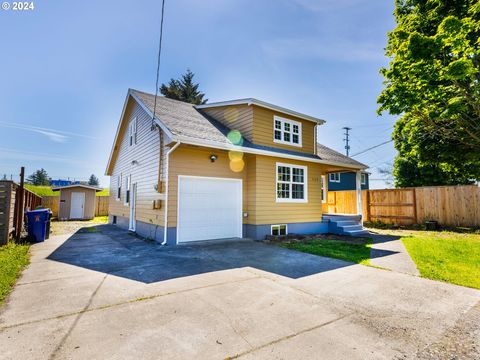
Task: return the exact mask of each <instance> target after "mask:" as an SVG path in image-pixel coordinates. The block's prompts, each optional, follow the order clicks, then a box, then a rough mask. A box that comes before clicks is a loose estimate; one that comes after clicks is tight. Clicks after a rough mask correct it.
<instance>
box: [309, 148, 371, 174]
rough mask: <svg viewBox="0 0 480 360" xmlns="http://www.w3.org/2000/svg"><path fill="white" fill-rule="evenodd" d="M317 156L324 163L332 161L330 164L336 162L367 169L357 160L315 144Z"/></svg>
mask: <svg viewBox="0 0 480 360" xmlns="http://www.w3.org/2000/svg"><path fill="white" fill-rule="evenodd" d="M317 154H318V157H320V159H322V160H325V161H332V162H338V163H342V164H348V165H355V166H362V167H365V168H367V167H368V166H367V165H365V164H362V163H361V162H358V161H357V160H354V159H352V158H351V157H348V156H345V155H343V154H341V153H339V152H338V151H335V150H333V149H330V148H329V147H326V146H325V145H322V144H319V143H317Z"/></svg>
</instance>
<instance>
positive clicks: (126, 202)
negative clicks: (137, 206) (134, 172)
mask: <svg viewBox="0 0 480 360" xmlns="http://www.w3.org/2000/svg"><path fill="white" fill-rule="evenodd" d="M125 180H126V184H125V199H124V205H129V204H130V183H131V181H132V176H131V175H129V176H127V177H126V178H125Z"/></svg>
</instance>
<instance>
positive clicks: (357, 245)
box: [281, 239, 372, 265]
mask: <svg viewBox="0 0 480 360" xmlns="http://www.w3.org/2000/svg"><path fill="white" fill-rule="evenodd" d="M371 244H372V240H371V239H352V240H351V241H348V240H340V239H339V240H332V239H314V240H308V241H302V242H293V243H285V244H282V245H281V246H283V247H285V248H287V249H291V250H297V251H302V252H305V253H309V254H314V255H320V256H326V257H331V258H335V259H340V260H345V261H349V262H353V263H357V264H362V265H369V264H370V247H371Z"/></svg>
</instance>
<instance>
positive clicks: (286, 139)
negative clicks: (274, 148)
mask: <svg viewBox="0 0 480 360" xmlns="http://www.w3.org/2000/svg"><path fill="white" fill-rule="evenodd" d="M273 142H276V143H280V144H287V145H293V146H302V123H300V122H298V121H293V120H288V119H284V118H281V117H279V116H274V117H273Z"/></svg>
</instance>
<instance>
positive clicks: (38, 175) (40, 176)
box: [27, 168, 50, 186]
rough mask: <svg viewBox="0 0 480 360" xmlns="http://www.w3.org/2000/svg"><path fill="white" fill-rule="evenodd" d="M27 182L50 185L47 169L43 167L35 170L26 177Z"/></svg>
mask: <svg viewBox="0 0 480 360" xmlns="http://www.w3.org/2000/svg"><path fill="white" fill-rule="evenodd" d="M27 182H28V183H30V184H32V185H42V186H48V185H50V181H49V178H48V174H47V171H46V170H45V169H43V168H41V169H40V170H37V171H35V172H34V173H33V174H32V175H30V176H29V177H28V178H27Z"/></svg>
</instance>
